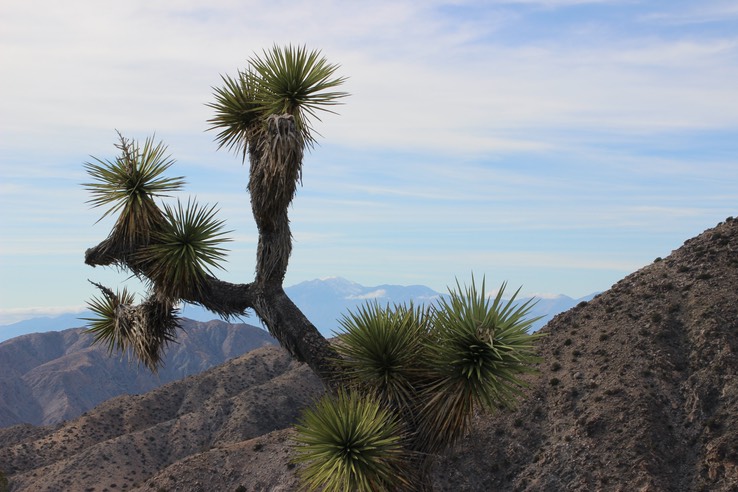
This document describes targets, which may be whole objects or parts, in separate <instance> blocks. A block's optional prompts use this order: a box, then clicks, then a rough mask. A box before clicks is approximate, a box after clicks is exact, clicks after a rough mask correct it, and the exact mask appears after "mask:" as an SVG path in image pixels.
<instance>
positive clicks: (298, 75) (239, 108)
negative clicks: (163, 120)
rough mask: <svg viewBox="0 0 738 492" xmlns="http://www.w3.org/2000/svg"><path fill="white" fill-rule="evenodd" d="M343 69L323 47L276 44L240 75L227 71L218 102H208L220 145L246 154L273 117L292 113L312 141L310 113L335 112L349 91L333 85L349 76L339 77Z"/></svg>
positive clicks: (313, 115)
mask: <svg viewBox="0 0 738 492" xmlns="http://www.w3.org/2000/svg"><path fill="white" fill-rule="evenodd" d="M337 69H338V65H334V64H330V63H328V61H327V60H326V59H325V58H324V57H322V56H321V54H320V51H316V50H313V51H308V50H307V48H305V47H304V46H302V47H299V46H298V47H296V46H292V45H289V46H286V47H280V46H276V45H275V46H273V47H272V49H271V50H268V51H267V50H265V51H264V52H263V55H262V57H259V56H254V57H252V58H250V59H249V60H248V68H247V69H246V70H244V71H241V72H239V73H238V76H237V77H229V76H222V79H223V83H224V85H223V86H222V87H219V88H214V91H215V93H214V95H215V102H213V103H209V104H208V106H210V107H211V108H213V109H214V110H215V116H214V117H213V118H211V119H210V120H208V122H209V123H210V124H211V126H210V129H211V130H218V132H219V133H218V135H217V136H216V141H217V142H218V144H219V146H220V147H227V148H229V149H232V150H236V151H240V152H242V153H243V157H244V159H245V157H246V150H247V148H248V147H249V146H251V145H252V144H253V138H254V136H255V135H258V134H260V133H262V132H263V131H264V130H265V128H264V127H265V125H266V121H267V118H269V116H272V115H282V114H290V115H292V116H293V117H294V119H295V123H296V124H297V127H298V129H299V130H300V132H301V133H302V136H303V141H304V142H305V143H307V144H312V143H313V142H314V138H313V136H312V132H313V129H312V127H311V124H310V118H315V119H317V120H320V118H319V111H328V112H331V111H330V109H329V108H330V107H331V106H334V105H336V104H339V100H340V99H342V98H344V97H346V96H347V95H348V93H346V92H341V91H336V90H333V89H335V88H336V87H338V86H339V85H341V84H343V82H344V81H345V78H343V77H334V74H335V72H336V70H337Z"/></svg>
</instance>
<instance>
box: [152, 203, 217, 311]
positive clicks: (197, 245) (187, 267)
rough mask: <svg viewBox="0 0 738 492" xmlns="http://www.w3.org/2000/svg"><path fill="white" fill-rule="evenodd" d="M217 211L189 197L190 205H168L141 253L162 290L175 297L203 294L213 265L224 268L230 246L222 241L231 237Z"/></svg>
mask: <svg viewBox="0 0 738 492" xmlns="http://www.w3.org/2000/svg"><path fill="white" fill-rule="evenodd" d="M217 212H218V211H217V209H216V208H215V206H212V207H210V208H208V207H205V206H200V205H198V204H197V203H196V202H194V201H189V200H188V202H187V205H186V206H183V205H182V203H181V202H180V201H177V205H176V207H171V206H169V205H167V204H165V205H164V218H165V225H164V226H163V227H162V228H161V229H160V230H159V231H158V232H157V233H156V234H155V235H154V237H153V241H152V243H151V244H150V245H149V246H147V247H146V248H144V249H143V250H142V251H141V252H140V253H139V255H138V259H139V260H140V261H141V263H143V264H146V265H149V266H148V269H147V276H148V278H149V279H150V280H151V281H152V282H153V284H154V286H155V288H156V290H157V291H158V292H159V293H161V294H163V295H166V296H167V297H170V298H173V299H176V298H184V297H188V296H191V295H192V294H193V293H197V294H199V293H201V292H202V289H203V286H204V283H205V279H206V277H207V276H208V275H212V273H213V272H212V268H222V267H221V266H220V262H221V261H223V260H224V259H225V255H226V250H225V249H223V248H221V247H220V245H221V244H222V243H224V242H226V241H230V239H229V238H226V237H225V234H228V232H229V231H223V226H224V221H222V220H218V219H217V218H216V214H217Z"/></svg>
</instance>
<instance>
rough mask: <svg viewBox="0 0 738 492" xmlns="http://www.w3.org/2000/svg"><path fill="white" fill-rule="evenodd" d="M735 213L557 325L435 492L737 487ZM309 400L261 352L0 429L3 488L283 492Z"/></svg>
mask: <svg viewBox="0 0 738 492" xmlns="http://www.w3.org/2000/svg"><path fill="white" fill-rule="evenodd" d="M737 285H738V220H733V219H732V218H729V219H728V220H726V221H725V222H723V223H721V224H719V225H718V226H717V227H715V228H713V229H709V230H707V231H705V232H704V233H703V234H701V235H700V236H698V237H696V238H693V239H690V240H688V241H687V242H685V243H684V245H683V246H682V247H681V248H679V249H677V250H675V251H674V252H673V253H672V254H671V255H669V256H668V257H666V258H663V259H657V261H655V262H654V263H652V264H651V265H648V266H646V267H644V268H643V269H641V270H639V271H637V272H635V273H633V274H631V275H629V276H627V277H625V278H624V279H622V280H621V281H620V282H618V283H617V284H615V285H614V286H613V287H612V288H611V289H609V290H608V291H606V292H604V293H602V294H600V295H598V296H596V297H595V298H593V299H592V300H591V301H589V302H581V303H578V304H577V305H576V306H575V307H573V308H572V309H570V310H568V311H566V312H564V313H561V314H559V315H557V316H555V317H554V319H552V320H551V321H550V322H549V323H548V324H547V325H546V326H545V327H544V328H542V330H541V333H543V334H544V336H543V337H542V338H541V339H540V342H539V343H538V346H537V348H538V351H539V354H540V357H541V362H540V363H539V364H538V367H537V368H538V373H537V374H532V375H530V376H529V379H528V384H529V387H528V388H527V389H526V390H525V391H524V394H523V395H522V398H521V401H520V404H519V405H518V406H517V408H514V409H498V410H497V411H495V412H492V413H484V412H479V413H477V414H475V416H474V419H473V425H472V429H471V431H470V433H469V434H468V436H466V437H465V438H464V439H463V440H462V442H461V443H460V444H459V445H458V446H457V447H456V448H454V449H452V450H451V451H449V452H447V453H445V454H444V455H442V456H440V457H439V462H438V465H437V466H436V468H435V470H434V475H433V476H434V490H438V491H480V490H490V491H494V490H506V491H507V490H510V491H527V492H534V491H536V492H537V491H573V492H588V491H593V490H597V491H631V490H634V491H652V492H656V491H680V492H681V491H695V492H697V491H708V490H709V491H718V492H728V491H734V490H738V289H736V286H737ZM321 392H322V387H321V385H320V383H319V381H318V380H317V378H316V377H315V376H314V375H313V374H312V373H311V372H310V371H309V370H308V369H307V368H306V367H305V366H304V365H302V364H298V363H295V362H294V361H292V360H291V359H290V358H289V357H288V356H287V355H286V353H285V352H284V351H283V350H282V349H280V348H278V347H276V346H268V347H263V348H260V349H257V350H253V351H250V352H248V353H246V354H245V355H242V356H239V357H236V358H234V359H231V360H230V361H228V362H226V363H225V364H222V365H220V366H217V367H214V368H211V369H209V370H206V371H205V372H203V373H201V374H199V375H195V376H190V377H188V378H185V379H180V380H177V381H173V382H171V383H168V384H166V385H164V386H161V387H159V388H157V389H154V390H152V391H150V392H148V393H145V394H143V395H122V396H119V397H117V398H114V399H111V400H108V401H106V402H104V403H102V404H100V405H98V406H97V407H95V408H94V409H92V410H89V411H88V412H86V413H84V414H82V415H81V416H79V417H77V418H75V419H72V420H69V421H67V422H64V423H62V424H57V425H53V426H31V425H17V426H12V427H7V428H3V429H0V471H1V472H3V473H4V474H5V476H6V477H7V478H8V480H9V482H10V487H11V490H13V491H34V492H35V491H72V492H74V491H104V490H108V491H114V490H126V491H139V492H143V491H149V490H158V491H192V492H200V491H212V490H218V491H236V490H238V491H241V492H244V491H265V490H269V491H291V490H296V489H297V488H298V478H297V477H298V472H299V469H300V465H296V464H295V463H294V462H293V460H292V456H293V455H292V451H291V449H292V442H293V439H294V431H293V430H292V424H293V423H294V421H295V418H297V416H298V414H299V411H300V409H301V408H303V407H304V406H306V405H309V404H310V403H311V402H312V401H313V400H314V399H315V398H316V397H318V396H319V395H320V394H321Z"/></svg>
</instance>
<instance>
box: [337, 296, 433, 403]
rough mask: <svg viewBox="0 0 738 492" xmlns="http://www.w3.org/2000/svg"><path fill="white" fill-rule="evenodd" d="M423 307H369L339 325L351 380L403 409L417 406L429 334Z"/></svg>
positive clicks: (369, 304)
mask: <svg viewBox="0 0 738 492" xmlns="http://www.w3.org/2000/svg"><path fill="white" fill-rule="evenodd" d="M426 318H427V313H426V312H425V311H424V310H422V309H421V308H414V307H413V306H412V305H411V306H405V305H397V306H394V308H390V307H389V306H386V307H382V306H380V305H379V304H378V303H376V302H374V303H367V304H365V305H363V306H360V307H359V308H358V309H357V310H356V311H355V312H352V313H349V314H347V315H344V316H343V318H342V319H341V320H340V321H339V323H340V324H341V326H342V328H343V333H342V334H341V335H340V342H341V343H339V344H338V345H337V347H336V348H337V350H338V352H339V353H340V354H341V356H342V360H341V364H342V366H343V367H344V368H345V371H344V375H345V376H346V377H347V378H348V379H349V381H351V382H353V383H355V384H358V385H359V386H361V387H363V388H365V389H366V390H369V391H371V392H376V394H378V395H379V396H380V397H381V398H382V399H383V401H385V402H387V403H390V404H391V405H393V406H395V407H397V408H401V409H403V410H412V409H413V407H414V406H415V405H416V403H417V397H416V394H415V392H416V386H417V385H418V384H419V381H420V379H421V378H422V376H423V371H422V360H423V357H424V350H425V345H424V342H425V339H426V338H427V335H428V333H427V332H428V326H427V319H426Z"/></svg>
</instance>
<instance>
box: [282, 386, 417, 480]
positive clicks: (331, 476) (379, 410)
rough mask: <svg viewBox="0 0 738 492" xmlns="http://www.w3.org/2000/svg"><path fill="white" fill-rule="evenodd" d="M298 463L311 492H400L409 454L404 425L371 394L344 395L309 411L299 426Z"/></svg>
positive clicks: (333, 397)
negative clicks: (301, 466) (300, 464)
mask: <svg viewBox="0 0 738 492" xmlns="http://www.w3.org/2000/svg"><path fill="white" fill-rule="evenodd" d="M297 429H298V435H297V438H296V440H297V443H298V446H297V448H296V451H297V458H296V461H297V462H302V463H304V466H303V468H302V469H301V471H300V473H301V476H302V479H303V482H304V484H305V485H306V487H307V489H308V490H322V491H325V492H333V491H335V492H339V491H340V492H343V491H346V490H351V491H356V492H362V491H367V492H368V491H380V490H397V489H398V488H400V487H402V486H404V485H406V483H407V479H406V478H405V477H406V476H407V466H406V465H407V457H408V452H407V451H406V449H405V446H404V433H403V427H402V424H401V422H400V420H399V419H398V418H397V417H396V416H395V414H394V413H393V412H392V411H391V410H389V409H388V408H386V407H384V406H383V405H382V404H381V403H380V401H379V399H378V398H375V397H373V396H372V395H371V394H364V395H359V393H357V392H346V391H339V392H338V394H337V395H335V396H325V397H323V398H322V399H320V400H319V401H318V402H317V403H316V405H315V407H314V408H309V409H307V410H306V411H305V413H304V414H303V416H302V419H301V422H300V424H298V425H297Z"/></svg>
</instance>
